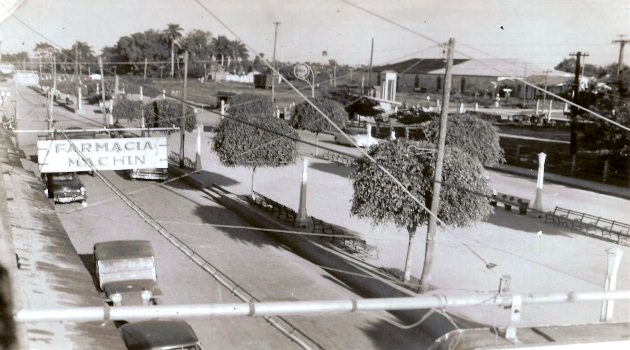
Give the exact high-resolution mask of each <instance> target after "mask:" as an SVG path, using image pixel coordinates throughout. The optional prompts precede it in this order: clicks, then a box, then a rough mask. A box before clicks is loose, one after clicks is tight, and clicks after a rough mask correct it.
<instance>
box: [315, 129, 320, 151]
mask: <svg viewBox="0 0 630 350" xmlns="http://www.w3.org/2000/svg"><path fill="white" fill-rule="evenodd" d="M318 155H319V133H318V132H316V133H315V157H317V156H318Z"/></svg>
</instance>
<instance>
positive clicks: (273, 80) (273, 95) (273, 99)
mask: <svg viewBox="0 0 630 350" xmlns="http://www.w3.org/2000/svg"><path fill="white" fill-rule="evenodd" d="M273 24H274V25H275V26H276V30H275V34H274V38H273V58H272V60H273V70H274V71H273V72H272V74H271V76H272V78H271V102H276V72H275V70H276V41H277V40H278V25H279V24H280V22H273Z"/></svg>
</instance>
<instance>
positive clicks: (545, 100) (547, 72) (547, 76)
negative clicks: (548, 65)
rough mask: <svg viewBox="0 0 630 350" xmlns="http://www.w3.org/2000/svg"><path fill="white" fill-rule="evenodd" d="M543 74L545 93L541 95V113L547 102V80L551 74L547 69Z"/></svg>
mask: <svg viewBox="0 0 630 350" xmlns="http://www.w3.org/2000/svg"><path fill="white" fill-rule="evenodd" d="M543 73H545V93H544V94H543V112H544V111H545V102H547V78H549V73H551V70H550V69H547V70H545V71H544V72H543ZM550 109H551V108H550ZM543 114H544V113H543Z"/></svg>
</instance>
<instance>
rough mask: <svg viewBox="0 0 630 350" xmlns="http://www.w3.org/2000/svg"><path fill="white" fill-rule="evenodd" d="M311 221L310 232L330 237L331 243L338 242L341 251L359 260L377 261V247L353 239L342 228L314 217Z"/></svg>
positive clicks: (361, 240)
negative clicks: (357, 257)
mask: <svg viewBox="0 0 630 350" xmlns="http://www.w3.org/2000/svg"><path fill="white" fill-rule="evenodd" d="M311 220H312V221H313V230H312V232H322V233H324V234H327V235H330V236H331V241H330V242H331V243H333V242H335V241H337V242H339V244H340V246H341V248H342V249H344V250H345V251H347V252H349V253H351V254H356V255H357V256H359V257H360V258H366V257H370V258H373V259H378V247H377V246H372V245H369V244H367V242H366V241H365V240H364V239H361V238H358V237H353V235H352V234H351V233H349V232H346V230H345V229H344V228H343V227H340V226H337V225H333V224H330V223H327V222H325V221H322V220H320V219H318V218H316V217H314V216H311Z"/></svg>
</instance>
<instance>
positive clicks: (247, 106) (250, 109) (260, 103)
mask: <svg viewBox="0 0 630 350" xmlns="http://www.w3.org/2000/svg"><path fill="white" fill-rule="evenodd" d="M226 113H227V114H229V115H232V116H239V117H245V116H272V115H274V113H273V102H272V101H271V97H269V96H264V95H256V94H238V95H233V96H231V97H230V101H229V103H228V107H227V110H226Z"/></svg>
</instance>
